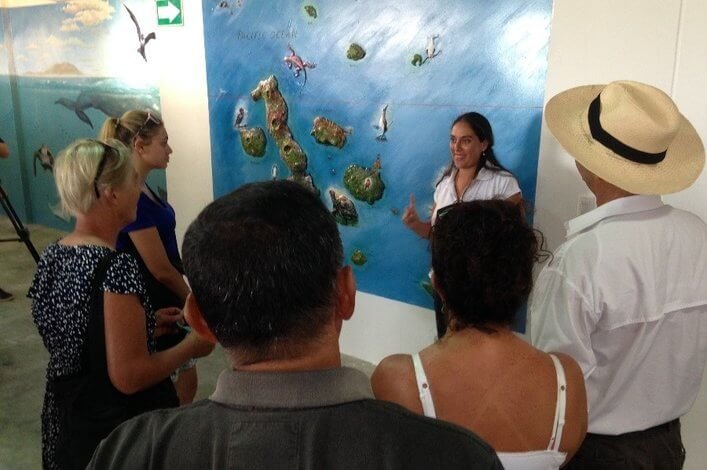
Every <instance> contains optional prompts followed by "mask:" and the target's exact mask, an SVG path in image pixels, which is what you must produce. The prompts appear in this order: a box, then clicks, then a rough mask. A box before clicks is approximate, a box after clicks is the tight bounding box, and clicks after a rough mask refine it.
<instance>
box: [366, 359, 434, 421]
mask: <svg viewBox="0 0 707 470" xmlns="http://www.w3.org/2000/svg"><path fill="white" fill-rule="evenodd" d="M371 388H372V389H373V395H374V396H375V397H376V398H377V399H378V400H384V401H389V402H392V403H397V404H398V405H400V406H402V407H404V408H407V409H408V410H410V411H412V412H415V413H418V414H423V411H422V403H420V397H419V392H418V390H417V381H416V380H415V371H414V368H413V365H412V358H411V357H410V356H409V355H407V354H393V355H392V356H388V357H386V358H385V359H383V360H382V361H381V362H380V364H378V366H377V367H376V369H375V370H374V371H373V375H371Z"/></svg>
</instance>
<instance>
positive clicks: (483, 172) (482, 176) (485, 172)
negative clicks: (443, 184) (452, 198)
mask: <svg viewBox="0 0 707 470" xmlns="http://www.w3.org/2000/svg"><path fill="white" fill-rule="evenodd" d="M458 171H459V170H457V169H456V168H454V169H453V170H452V174H451V175H450V176H451V178H450V181H454V178H455V177H456V175H457V172H458ZM491 178H493V172H492V171H491V170H489V169H488V168H486V167H485V166H482V167H481V168H479V172H478V173H477V174H476V176H475V177H474V180H480V181H485V180H490V179H491Z"/></svg>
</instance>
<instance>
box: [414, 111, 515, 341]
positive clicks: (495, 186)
mask: <svg viewBox="0 0 707 470" xmlns="http://www.w3.org/2000/svg"><path fill="white" fill-rule="evenodd" d="M493 143H494V138H493V130H492V129H491V124H490V123H489V121H488V119H486V118H485V117H484V116H483V115H481V114H479V113H476V112H469V113H464V114H462V115H461V116H459V117H457V118H456V119H455V120H454V122H453V123H452V130H451V132H450V135H449V151H450V153H451V156H452V161H451V162H450V164H449V166H448V167H447V169H446V170H445V171H444V173H443V174H442V176H441V177H440V179H439V181H437V185H436V188H435V193H434V206H433V207H432V217H431V219H430V220H428V221H423V220H421V219H420V216H419V215H418V213H417V209H416V208H415V195H414V194H411V195H410V203H409V204H408V206H407V207H406V208H405V211H404V212H403V217H402V219H403V223H404V224H405V225H407V226H408V227H409V228H410V229H411V230H412V231H413V232H415V233H416V234H418V235H419V236H420V237H422V238H429V237H430V229H431V228H432V226H433V225H434V223H435V220H436V218H437V211H439V210H440V209H442V208H443V207H446V206H449V205H450V204H455V203H458V202H462V201H476V200H485V199H505V200H508V201H511V202H515V203H517V204H519V205H520V204H521V201H522V197H521V192H520V187H519V186H518V181H517V180H516V179H515V177H514V176H513V174H511V172H510V171H508V170H506V169H505V168H504V167H503V166H502V165H501V164H500V163H499V162H498V160H497V159H496V155H495V153H494V151H493ZM435 315H436V320H437V334H438V337H440V338H441V337H442V336H444V333H445V330H446V326H445V325H446V319H445V318H444V316H443V314H442V312H441V311H440V308H439V299H438V298H437V297H435Z"/></svg>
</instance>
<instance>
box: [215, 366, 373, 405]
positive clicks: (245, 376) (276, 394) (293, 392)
mask: <svg viewBox="0 0 707 470" xmlns="http://www.w3.org/2000/svg"><path fill="white" fill-rule="evenodd" d="M372 398H373V391H372V390H371V383H370V381H369V380H368V377H367V376H366V374H364V373H363V372H361V371H360V370H358V369H353V368H350V367H339V368H336V369H324V370H313V371H304V372H244V371H234V370H225V371H223V372H221V375H219V378H218V381H217V383H216V390H215V391H214V393H213V394H212V395H211V397H210V399H211V400H213V401H216V402H220V403H225V404H229V405H236V406H248V407H258V408H313V407H320V406H330V405H338V404H341V403H348V402H352V401H358V400H365V399H372Z"/></svg>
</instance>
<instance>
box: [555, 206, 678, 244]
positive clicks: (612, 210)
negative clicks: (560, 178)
mask: <svg viewBox="0 0 707 470" xmlns="http://www.w3.org/2000/svg"><path fill="white" fill-rule="evenodd" d="M663 205H664V204H663V201H662V200H661V198H660V196H643V195H639V196H627V197H622V198H619V199H614V200H613V201H609V202H607V203H606V204H602V205H601V206H599V207H597V208H596V209H594V210H591V211H589V212H587V213H586V214H582V215H580V216H579V217H575V218H574V219H572V220H570V221H569V222H567V223H566V224H565V228H566V229H567V238H570V237H573V236H574V235H577V234H578V233H580V232H582V231H584V230H586V229H588V228H589V227H592V226H593V225H595V224H597V223H599V222H601V221H602V220H604V219H607V218H609V217H613V216H616V215H625V214H634V213H636V212H644V211H650V210H653V209H657V208H659V207H662V206H663Z"/></svg>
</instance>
